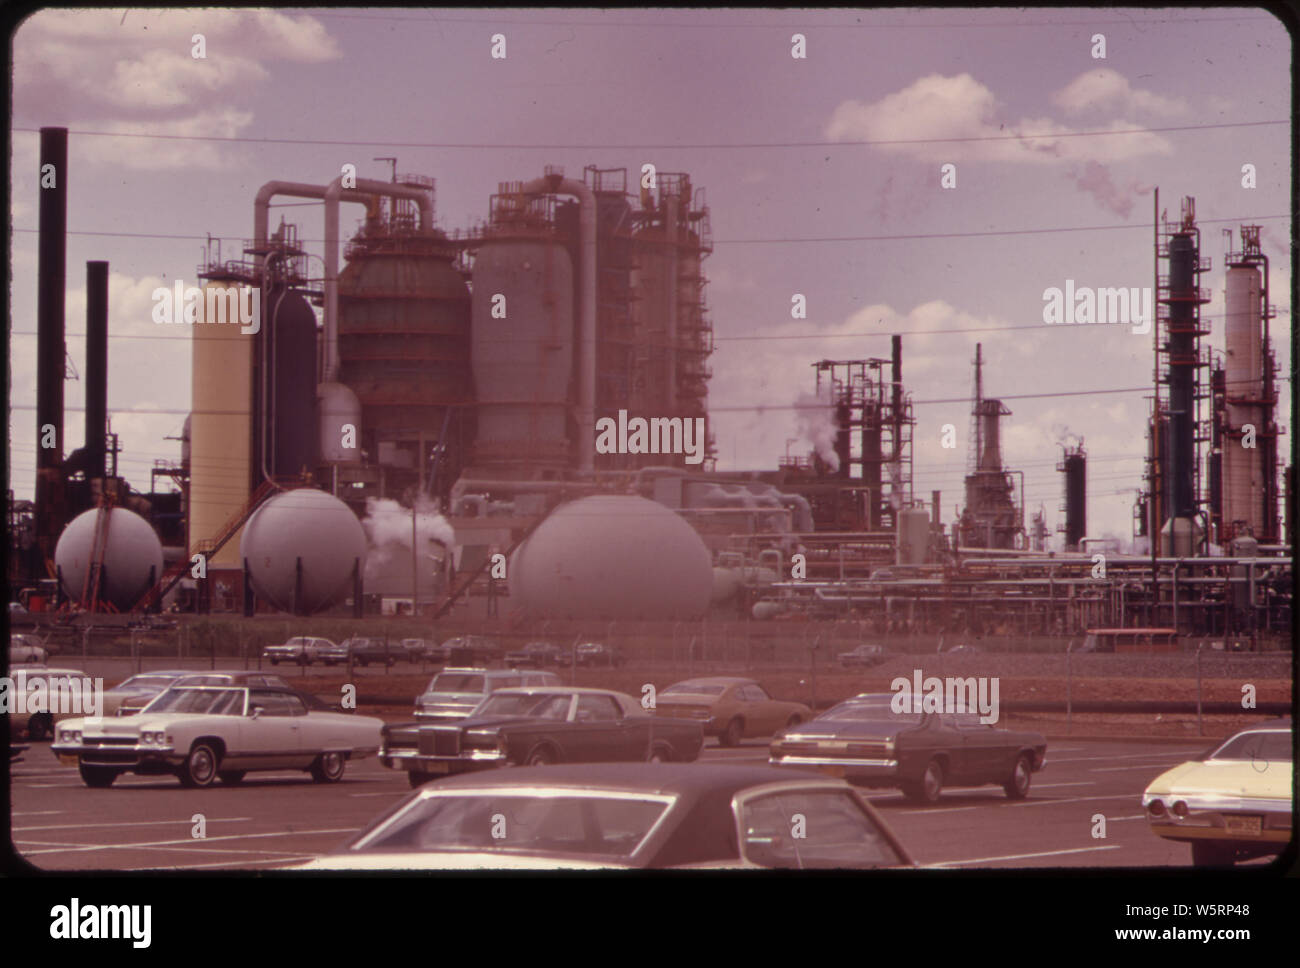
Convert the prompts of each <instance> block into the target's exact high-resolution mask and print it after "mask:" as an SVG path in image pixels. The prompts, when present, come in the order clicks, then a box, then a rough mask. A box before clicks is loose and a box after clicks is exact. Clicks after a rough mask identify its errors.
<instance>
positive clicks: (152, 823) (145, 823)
mask: <svg viewBox="0 0 1300 968" xmlns="http://www.w3.org/2000/svg"><path fill="white" fill-rule="evenodd" d="M252 819H253V818H252V817H220V818H215V817H209V818H208V819H207V821H206V822H207V823H238V822H240V821H244V820H252ZM169 823H181V824H189V823H193V821H192V820H133V821H130V822H129V823H115V822H113V821H106V822H104V823H64V824H53V825H51V826H47V827H12V828H10V829H12V830H13V831H14V832H18V831H20V830H21V831H27V830H80V829H82V828H83V827H156V826H157V825H158V824H169Z"/></svg>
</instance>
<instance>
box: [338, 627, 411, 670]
mask: <svg viewBox="0 0 1300 968" xmlns="http://www.w3.org/2000/svg"><path fill="white" fill-rule="evenodd" d="M343 648H344V650H346V652H347V653H348V654H349V655H351V657H352V661H353V662H354V663H356V664H357V665H359V666H368V665H370V663H372V662H373V663H375V664H376V665H388V666H391V665H394V664H396V662H397V657H398V656H399V655H401V654H402V650H401V649H400V648H398V647H397V645H396V644H395V643H394V644H392V645H390V644H389V642H388V640H387V639H380V638H370V637H368V636H364V635H354V636H352V637H351V638H350V639H346V640H344V642H343Z"/></svg>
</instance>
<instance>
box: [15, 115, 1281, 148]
mask: <svg viewBox="0 0 1300 968" xmlns="http://www.w3.org/2000/svg"><path fill="white" fill-rule="evenodd" d="M1290 123H1291V122H1290V120H1289V119H1287V120H1278V121H1220V122H1216V123H1213V124H1180V125H1170V126H1167V127H1160V128H1118V129H1116V130H1114V131H1066V132H1057V133H1054V134H989V135H968V136H966V137H960V138H891V139H879V140H855V141H735V142H713V143H707V142H699V143H690V142H688V143H683V144H652V143H646V144H637V143H630V142H629V143H623V144H592V143H588V144H561V143H551V144H526V143H520V144H508V143H500V142H496V143H493V142H438V141H357V140H348V139H325V138H241V137H239V136H237V135H200V134H151V133H146V132H136V131H131V132H127V131H85V130H69V132H68V133H69V134H71V135H77V136H78V137H88V138H147V139H152V140H156V141H203V142H221V143H226V144H265V145H317V146H325V147H346V148H431V149H437V150H440V151H444V150H451V149H469V150H475V151H490V150H502V151H686V150H690V151H703V150H707V151H719V150H725V149H730V148H739V149H746V150H751V149H762V148H818V149H824V148H863V147H881V146H890V145H930V144H969V143H976V142H996V141H1054V140H1056V139H1059V138H1106V137H1117V136H1124V135H1135V134H1170V133H1173V132H1177V131H1209V130H1214V129H1220V128H1257V127H1265V126H1269V125H1279V124H1290ZM11 130H13V131H19V132H23V133H25V134H34V133H38V132H39V131H40V128H13V129H11Z"/></svg>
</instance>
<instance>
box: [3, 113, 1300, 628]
mask: <svg viewBox="0 0 1300 968" xmlns="http://www.w3.org/2000/svg"><path fill="white" fill-rule="evenodd" d="M67 138H68V132H67V129H64V128H49V127H47V128H42V129H41V140H40V157H41V163H42V164H43V165H44V164H52V165H54V166H55V167H56V168H57V170H59V171H63V170H64V169H65V168H66V164H67ZM286 174H287V175H290V176H291V175H292V173H291V172H289V173H286ZM515 174H517V175H519V176H521V177H520V179H519V180H514V181H503V182H501V183H500V184H499V187H498V190H497V192H496V193H495V194H493V195H492V196H491V197H490V198H489V199H487V207H486V212H485V215H484V217H483V219H482V220H481V221H480V222H479V223H477V224H474V225H471V226H466V227H464V228H461V229H458V230H454V231H450V232H448V231H443V230H441V229H439V228H437V227H436V226H435V201H436V194H435V192H436V184H435V180H434V178H432V177H429V176H427V175H423V174H400V173H398V172H397V170H396V162H394V163H393V175H392V177H391V179H390V180H388V181H380V180H371V179H365V178H355V177H354V178H349V177H347V176H340V177H339V178H336V179H334V180H333V181H332V182H330V183H328V184H309V183H303V182H297V181H290V180H283V181H281V180H276V181H270V182H267V183H266V184H264V185H262V186H261V188H260V189H258V190H257V191H256V192H255V194H254V196H253V198H252V210H253V212H252V214H253V226H252V234H251V237H250V238H249V239H248V240H247V241H246V242H245V243H244V245H243V246H242V250H241V251H239V252H238V253H235V254H233V257H231V258H223V255H222V252H221V248H220V245H219V244H216V243H214V244H210V245H209V248H208V251H207V256H206V258H205V261H204V264H202V265H200V266H199V267H198V277H199V279H201V280H202V283H201V285H202V290H201V295H202V297H203V298H197V299H196V300H195V302H196V310H195V312H196V318H195V319H194V320H193V325H192V326H191V327H190V328H191V337H192V343H191V347H192V399H191V400H190V401H189V411H190V415H189V417H188V419H186V420H185V429H184V433H183V441H182V456H181V460H180V461H179V462H158V463H157V464H156V465H155V467H154V470H153V474H152V479H151V480H150V481H149V482H148V484H147V487H146V485H145V482H128V481H127V480H125V479H124V478H123V477H122V476H119V474H118V473H117V460H116V455H117V450H116V443H115V441H114V440H113V438H112V437H111V436H110V435H109V434H108V433H107V422H106V413H107V387H108V381H109V380H110V379H111V378H112V374H111V373H109V372H108V358H107V350H106V347H107V337H108V334H107V319H108V307H109V300H110V299H111V298H112V293H110V292H109V288H108V264H107V263H106V262H89V263H87V268H86V272H87V275H86V278H87V292H88V300H87V318H86V324H87V333H88V340H87V351H86V359H85V374H86V388H87V402H86V433H85V440H84V442H83V443H82V445H81V446H80V447H78V448H76V449H73V450H71V451H70V452H69V449H68V443H67V441H65V439H64V435H63V410H64V404H63V383H64V379H65V353H64V328H65V318H64V317H65V312H64V295H65V288H66V285H67V281H68V280H67V267H66V265H65V262H66V258H65V236H66V232H67V196H66V187H64V186H65V181H60V183H59V185H60V187H59V188H58V189H56V190H50V191H42V192H41V194H40V199H39V219H40V227H39V272H38V277H37V286H38V330H39V332H38V340H39V351H38V374H37V379H38V393H37V407H36V424H37V428H38V438H39V439H40V440H41V445H40V446H39V447H38V449H37V453H36V461H37V470H36V482H35V484H36V486H35V498H34V500H33V501H31V502H26V501H16V500H15V499H14V498H13V496H12V492H11V496H10V508H9V521H10V535H11V542H10V548H9V573H10V576H11V580H10V583H11V595H12V596H13V597H14V598H15V600H21V601H22V602H23V603H24V605H26V607H27V608H29V609H30V610H32V611H49V612H55V613H57V612H62V613H65V614H71V613H74V612H75V613H77V614H79V615H81V616H83V617H85V616H87V615H89V616H94V615H99V614H103V613H119V614H121V613H131V612H156V611H159V610H168V611H172V612H198V613H205V612H211V611H225V612H235V613H240V612H242V613H243V614H244V615H254V614H262V613H274V612H283V613H291V614H296V615H310V614H317V613H322V612H329V611H331V610H333V611H334V612H336V613H338V614H351V615H353V616H355V617H360V616H362V615H365V614H374V613H377V612H380V611H381V610H383V611H387V612H390V613H391V611H392V609H393V607H394V605H393V603H394V602H397V603H398V606H397V607H399V608H405V609H406V610H407V611H409V612H414V613H415V614H416V615H421V616H427V617H429V618H430V619H432V620H436V619H438V618H439V617H441V616H444V615H446V614H448V613H449V612H451V611H452V610H454V609H455V610H459V614H461V615H463V616H465V617H466V619H467V621H469V622H471V623H473V622H481V623H483V624H484V625H485V627H486V626H487V625H491V624H492V623H497V624H498V625H499V624H504V625H505V626H507V627H509V628H512V629H517V628H521V627H528V626H529V623H532V622H534V621H544V620H550V619H580V620H581V619H591V620H611V621H622V622H636V621H662V620H673V621H687V622H689V621H697V620H702V619H709V620H713V621H729V620H730V621H753V620H757V621H774V620H789V619H839V618H844V617H853V618H856V619H866V620H870V621H875V622H877V623H878V624H879V625H881V626H882V627H884V626H885V625H886V624H887V625H888V627H889V628H891V629H892V628H906V629H924V630H927V631H954V632H966V631H969V630H979V629H991V628H993V627H994V626H1001V627H1005V628H1010V629H1013V630H1016V631H1023V632H1025V633H1027V634H1055V633H1061V632H1072V631H1077V630H1081V629H1086V628H1089V627H1095V626H1112V627H1169V628H1175V629H1178V630H1180V631H1184V632H1187V633H1189V634H1200V635H1224V636H1226V635H1241V636H1247V637H1253V636H1255V635H1257V634H1265V633H1274V634H1276V633H1288V634H1289V629H1290V627H1291V547H1292V545H1293V532H1292V527H1293V524H1292V518H1291V508H1292V506H1293V505H1292V500H1293V499H1292V491H1291V483H1292V479H1293V478H1292V467H1291V466H1290V465H1288V466H1286V467H1285V468H1284V467H1283V466H1282V465H1281V463H1280V461H1279V450H1278V440H1279V437H1280V436H1281V435H1282V434H1283V433H1284V428H1282V427H1280V426H1279V425H1278V422H1277V402H1278V393H1277V376H1276V364H1275V361H1274V352H1273V347H1272V342H1271V340H1272V336H1271V334H1270V329H1269V324H1270V321H1271V320H1272V319H1273V317H1274V307H1273V305H1272V304H1271V303H1270V265H1269V257H1268V255H1267V254H1266V253H1265V252H1264V249H1263V246H1262V244H1261V239H1260V231H1259V227H1258V226H1254V225H1242V226H1240V228H1239V235H1238V236H1236V237H1234V236H1232V234H1231V232H1229V236H1230V238H1229V242H1230V246H1229V249H1230V251H1229V254H1228V256H1227V260H1226V262H1225V264H1224V266H1223V267H1222V269H1221V270H1220V271H1222V272H1223V273H1224V275H1223V276H1222V277H1220V276H1217V275H1214V268H1213V267H1212V265H1211V259H1210V257H1209V256H1207V255H1205V254H1203V243H1202V238H1201V231H1200V228H1199V227H1198V225H1197V221H1196V212H1195V205H1194V202H1193V200H1192V199H1191V198H1186V199H1184V200H1183V201H1182V204H1181V210H1180V215H1179V217H1178V219H1177V220H1174V221H1169V220H1168V219H1167V217H1166V216H1164V215H1161V216H1160V218H1159V219H1158V220H1157V224H1156V226H1155V253H1154V254H1155V263H1156V270H1155V279H1154V283H1155V285H1154V290H1155V293H1156V298H1155V303H1156V307H1157V309H1156V318H1155V321H1154V325H1153V328H1152V342H1151V344H1150V350H1151V354H1152V369H1151V375H1152V382H1151V397H1150V399H1151V411H1150V418H1149V423H1148V426H1147V428H1146V429H1147V433H1146V441H1145V444H1142V443H1140V442H1138V441H1136V440H1135V441H1134V448H1135V454H1136V453H1137V449H1138V448H1143V447H1144V448H1145V449H1144V450H1143V451H1142V454H1141V456H1142V457H1143V458H1144V459H1145V462H1146V474H1145V477H1144V479H1142V480H1134V481H1133V482H1132V483H1133V485H1134V487H1135V488H1137V489H1138V490H1139V491H1140V493H1139V496H1138V500H1137V503H1136V505H1135V508H1134V537H1135V538H1138V539H1142V540H1144V541H1145V547H1146V548H1147V549H1148V550H1149V553H1143V554H1122V553H1118V552H1117V551H1116V550H1115V549H1113V548H1102V546H1101V542H1100V539H1098V538H1097V537H1095V536H1093V535H1090V534H1089V531H1088V511H1087V508H1088V476H1087V475H1088V470H1089V465H1088V454H1087V451H1086V450H1085V449H1084V442H1083V440H1082V439H1081V438H1077V439H1075V440H1074V441H1073V442H1069V443H1066V444H1063V445H1062V450H1061V452H1060V455H1059V456H1060V463H1059V464H1058V465H1057V470H1059V471H1060V473H1061V486H1062V494H1063V504H1062V506H1061V508H1060V510H1061V511H1062V524H1061V525H1060V529H1059V530H1060V531H1061V532H1062V535H1063V540H1062V542H1061V547H1060V550H1051V549H1050V548H1049V543H1050V540H1049V536H1048V530H1047V525H1046V523H1045V518H1044V515H1043V512H1042V511H1041V510H1040V512H1039V513H1038V514H1037V515H1035V516H1034V519H1033V520H1032V521H1030V522H1027V521H1026V507H1025V485H1024V471H1023V470H1022V469H1020V468H1016V467H1013V466H1008V464H1007V461H1006V457H1005V455H1004V452H1003V440H1004V439H1005V437H1006V433H1007V427H1008V426H1009V422H1010V421H1012V420H1013V419H1014V417H1015V414H1014V412H1013V410H1012V408H1011V407H1009V406H1008V405H1007V404H1006V403H1005V402H1004V400H1003V399H1002V398H1001V397H998V396H993V395H990V394H991V393H997V392H999V391H1001V392H1003V393H1004V394H1005V393H1006V392H1007V391H1008V390H1009V389H1010V388H998V387H991V386H988V385H987V382H988V381H987V380H986V376H985V368H986V364H987V362H988V361H987V360H986V358H985V357H984V353H983V348H982V347H977V348H976V353H975V356H974V359H973V360H971V361H970V362H971V366H972V376H973V387H972V390H971V394H970V401H971V402H970V410H969V418H970V422H969V427H968V433H967V437H966V441H965V450H966V455H967V463H966V472H965V476H964V489H963V492H962V494H961V505H960V508H959V509H958V510H957V512H956V513H955V514H952V513H949V514H948V515H947V516H945V514H944V508H943V505H942V503H941V499H942V494H941V493H940V492H939V491H931V492H930V493H929V494H928V495H924V494H917V493H915V492H914V489H913V480H914V474H913V439H914V437H915V435H916V432H917V428H918V418H917V416H916V413H915V412H914V406H913V394H912V392H911V390H910V389H909V385H908V383H907V382H906V381H905V378H904V349H905V346H904V337H903V336H902V335H893V337H892V340H891V352H890V355H889V357H888V358H887V359H885V358H858V359H842V360H838V359H837V360H830V359H826V360H820V361H815V362H813V364H812V365H811V366H810V368H809V369H810V370H811V372H810V373H808V388H809V390H810V391H812V392H813V393H815V394H816V397H817V399H818V400H819V401H822V404H821V411H820V413H821V415H822V416H823V417H824V419H825V420H826V421H828V422H829V425H830V427H831V431H830V435H829V439H830V445H829V447H826V448H817V449H814V451H812V452H811V453H809V454H807V455H806V456H797V455H796V456H790V455H787V456H786V457H785V458H783V459H781V460H780V461H779V463H777V465H776V466H774V467H768V468H756V469H754V470H751V471H745V472H742V471H736V470H729V471H725V472H724V471H720V470H718V469H717V467H716V463H717V445H716V440H715V437H714V433H713V431H712V430H711V428H710V422H709V421H710V415H709V384H710V379H711V378H712V376H713V373H712V370H711V364H710V357H711V354H712V353H713V349H714V342H713V326H712V322H711V319H710V315H709V308H708V303H707V300H706V296H705V292H706V284H707V280H706V277H705V273H704V264H705V260H706V258H707V257H708V256H709V254H710V252H711V251H712V248H713V239H712V229H711V225H710V211H709V206H708V204H707V202H706V199H705V191H704V189H703V188H702V187H700V186H697V185H695V184H694V183H693V182H692V179H691V176H690V175H689V174H688V173H685V172H676V173H670V172H659V173H658V174H657V177H656V179H655V182H654V187H653V188H644V189H639V190H633V191H629V182H628V174H627V169H622V168H613V169H606V168H597V167H595V166H588V167H586V168H585V169H583V171H582V172H581V175H580V176H573V175H566V174H565V173H564V171H563V170H561V169H558V168H550V167H548V168H546V169H544V170H543V171H541V172H519V173H515ZM281 197H290V198H295V199H305V200H308V202H309V203H319V204H320V205H322V206H323V209H324V220H325V240H324V248H323V251H322V252H312V251H310V250H309V246H308V245H307V244H306V243H305V242H303V241H301V240H300V237H299V231H298V227H297V226H296V225H293V224H288V223H285V222H283V221H282V222H281V223H280V224H279V225H272V224H271V219H270V209H271V206H272V204H273V200H274V199H276V198H281ZM246 201H247V200H245V203H246ZM345 202H346V203H349V204H350V205H353V206H360V207H361V209H363V210H364V217H363V221H362V223H361V227H360V228H359V230H358V231H357V232H356V233H355V234H353V235H352V236H351V237H350V238H345V237H344V234H343V232H342V230H341V228H340V224H341V207H342V205H343V203H345ZM1234 238H1236V241H1233V239H1234ZM1149 251H1150V250H1143V251H1135V252H1134V253H1133V256H1134V258H1135V259H1144V258H1146V257H1147V255H1148V254H1149ZM313 260H315V261H313ZM315 266H320V267H321V268H319V269H315V270H314V267H315ZM1220 278H1222V279H1223V283H1222V284H1223V285H1224V286H1225V287H1226V319H1225V322H1224V325H1223V327H1222V333H1221V339H1219V340H1218V341H1217V342H1216V341H1215V340H1213V339H1212V338H1211V337H1212V336H1214V335H1216V334H1214V333H1212V330H1211V325H1210V322H1209V321H1208V320H1207V319H1205V318H1203V317H1202V315H1201V307H1202V306H1204V304H1205V303H1206V302H1208V301H1209V299H1210V289H1209V288H1207V287H1208V286H1210V285H1212V284H1217V282H1218V279H1220ZM1212 280H1213V281H1212ZM249 291H252V292H254V293H255V294H256V297H257V298H256V299H254V300H252V304H253V305H255V306H256V307H258V309H257V311H258V313H259V318H258V319H257V321H256V324H255V325H254V326H249V327H241V326H238V325H231V323H232V322H234V321H236V319H237V317H236V316H235V314H234V309H233V307H234V304H235V303H236V302H237V301H238V300H236V299H234V298H232V294H246V293H248V292H249ZM227 310H229V315H227ZM214 317H224V319H223V318H214ZM637 420H640V421H642V424H641V425H642V426H650V427H651V428H652V430H651V433H652V434H654V433H655V431H656V430H662V431H663V435H662V439H663V440H664V441H668V442H672V441H678V440H681V439H682V438H683V436H684V435H683V434H682V433H681V431H682V429H683V428H685V429H686V430H687V431H691V430H693V429H694V428H696V427H698V428H699V433H698V437H697V440H696V442H697V443H698V447H699V450H698V454H697V457H698V459H694V460H693V459H689V458H688V455H686V454H685V453H683V452H682V450H683V449H682V448H680V447H675V445H665V446H664V447H660V446H657V445H656V446H654V447H653V448H650V447H630V446H624V447H607V446H597V440H598V436H599V434H598V430H597V428H598V427H599V426H601V423H602V422H603V421H610V422H617V424H618V426H620V427H623V428H625V427H627V426H630V425H632V423H633V422H635V421H637ZM612 425H613V424H612V423H611V426H612ZM670 429H671V430H674V431H675V432H676V436H674V435H673V434H672V433H670V432H669V431H670ZM626 436H627V435H626V433H623V432H621V433H620V439H623V438H625V437H626ZM657 439H658V438H656V440H657ZM674 451H675V452H674ZM1284 508H1285V511H1284V510H1283V509H1284ZM949 510H950V512H951V509H949ZM381 533H382V534H389V533H391V534H394V535H396V536H397V537H398V538H399V539H401V540H404V541H405V546H404V547H405V551H404V552H403V553H400V554H396V555H394V554H389V553H388V552H386V551H382V550H381V545H382V543H383V542H382V540H381V538H380V537H379V535H380V534H381ZM1099 549H1102V550H1103V551H1104V554H1103V555H1102V557H1103V558H1104V567H1103V568H1101V570H1100V571H1098V568H1097V557H1098V551H1099Z"/></svg>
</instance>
